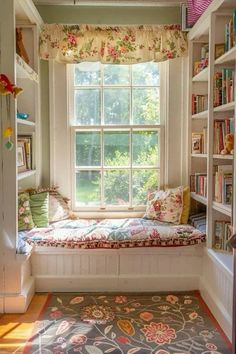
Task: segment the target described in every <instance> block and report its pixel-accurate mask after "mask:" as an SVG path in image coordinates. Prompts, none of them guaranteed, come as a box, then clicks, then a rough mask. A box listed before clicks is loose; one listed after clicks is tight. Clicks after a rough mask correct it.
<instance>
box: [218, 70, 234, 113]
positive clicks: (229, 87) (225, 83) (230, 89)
mask: <svg viewBox="0 0 236 354" xmlns="http://www.w3.org/2000/svg"><path fill="white" fill-rule="evenodd" d="M213 89H214V96H213V103H214V107H217V106H220V105H222V104H226V103H230V102H233V101H234V70H233V69H227V68H224V69H222V70H221V72H216V73H215V75H214V88H213Z"/></svg>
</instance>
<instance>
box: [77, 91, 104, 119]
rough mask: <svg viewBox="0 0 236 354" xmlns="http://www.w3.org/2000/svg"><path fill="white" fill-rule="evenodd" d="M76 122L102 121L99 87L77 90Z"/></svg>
mask: <svg viewBox="0 0 236 354" xmlns="http://www.w3.org/2000/svg"><path fill="white" fill-rule="evenodd" d="M75 117H76V124H78V125H79V124H82V125H91V124H100V123H101V94H100V90H99V89H90V90H86V89H84V90H83V89H81V90H75Z"/></svg>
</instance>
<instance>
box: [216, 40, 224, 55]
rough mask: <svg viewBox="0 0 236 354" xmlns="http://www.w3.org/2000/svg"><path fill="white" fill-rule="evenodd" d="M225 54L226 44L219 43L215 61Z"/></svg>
mask: <svg viewBox="0 0 236 354" xmlns="http://www.w3.org/2000/svg"><path fill="white" fill-rule="evenodd" d="M224 53H225V44H224V43H217V44H216V45H215V59H218V58H219V57H221V55H223V54H224Z"/></svg>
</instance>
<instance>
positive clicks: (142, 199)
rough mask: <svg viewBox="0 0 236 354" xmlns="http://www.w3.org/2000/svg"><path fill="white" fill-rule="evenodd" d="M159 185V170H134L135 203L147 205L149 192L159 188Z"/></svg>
mask: <svg viewBox="0 0 236 354" xmlns="http://www.w3.org/2000/svg"><path fill="white" fill-rule="evenodd" d="M159 185H160V183H159V170H135V171H133V184H132V186H133V204H134V205H145V204H146V202H147V194H148V192H151V191H153V190H156V189H158V187H159Z"/></svg>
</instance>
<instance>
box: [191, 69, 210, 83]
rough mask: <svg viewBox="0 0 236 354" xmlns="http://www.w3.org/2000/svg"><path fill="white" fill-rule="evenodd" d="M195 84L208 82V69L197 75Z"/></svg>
mask: <svg viewBox="0 0 236 354" xmlns="http://www.w3.org/2000/svg"><path fill="white" fill-rule="evenodd" d="M192 81H193V82H200V81H208V68H205V69H203V70H202V71H200V73H198V74H197V75H195V76H193V78H192Z"/></svg>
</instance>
